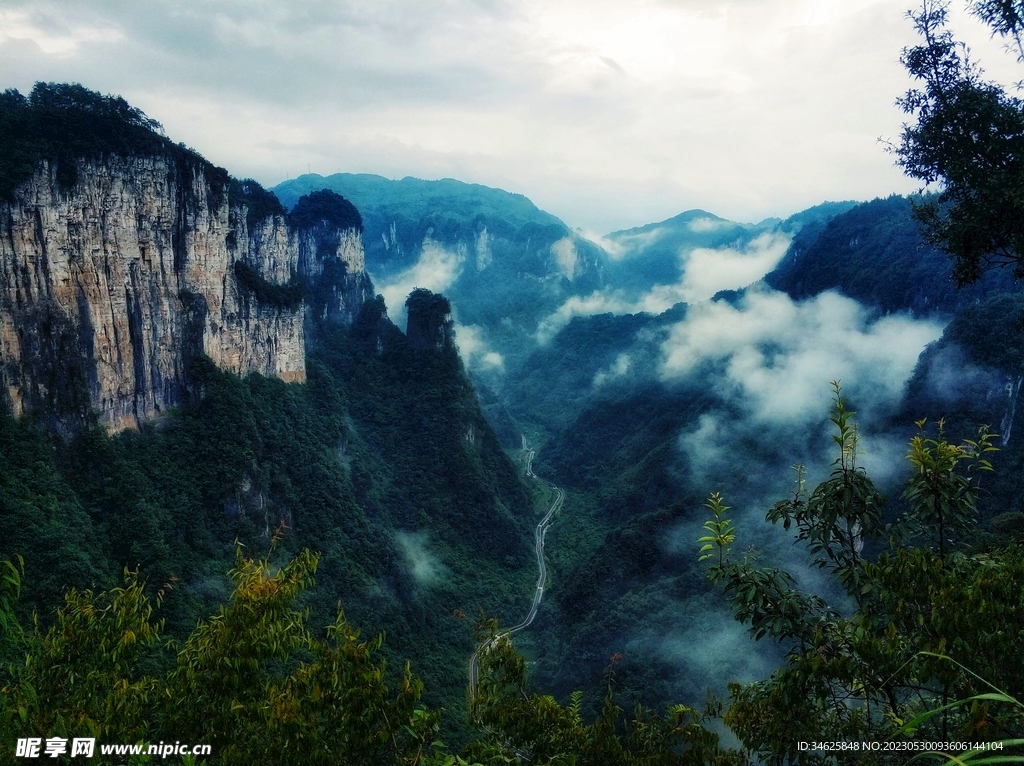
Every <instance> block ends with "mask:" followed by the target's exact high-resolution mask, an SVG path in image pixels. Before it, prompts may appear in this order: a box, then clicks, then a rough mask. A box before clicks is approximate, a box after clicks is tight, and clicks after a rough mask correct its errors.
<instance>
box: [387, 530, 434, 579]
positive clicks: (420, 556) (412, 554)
mask: <svg viewBox="0 0 1024 766" xmlns="http://www.w3.org/2000/svg"><path fill="white" fill-rule="evenodd" d="M395 542H396V543H398V547H399V548H400V549H401V551H402V553H403V554H405V560H406V563H407V564H408V566H409V572H410V574H412V577H413V579H414V580H415V581H416V583H417V584H418V585H423V586H429V585H434V584H436V583H437V582H439V581H440V580H441V579H442V577H443V576H444V574H445V567H444V565H443V564H441V562H440V561H438V560H437V557H436V556H435V555H434V554H433V553H431V551H430V548H429V544H428V540H427V533H426V532H398V533H397V534H396V535H395Z"/></svg>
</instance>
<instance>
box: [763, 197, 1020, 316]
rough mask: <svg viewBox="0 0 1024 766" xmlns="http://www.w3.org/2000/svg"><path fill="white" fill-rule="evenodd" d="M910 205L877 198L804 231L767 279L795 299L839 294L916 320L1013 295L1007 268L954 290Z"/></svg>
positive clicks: (946, 266)
mask: <svg viewBox="0 0 1024 766" xmlns="http://www.w3.org/2000/svg"><path fill="white" fill-rule="evenodd" d="M912 205H913V200H912V199H911V198H908V197H900V196H896V195H894V196H891V197H888V198H885V199H875V200H872V201H871V202H865V203H863V204H860V205H857V206H856V207H853V208H851V209H849V210H847V211H845V212H842V213H840V214H838V215H836V216H835V217H834V218H832V219H831V220H830V221H829V222H828V224H827V225H826V226H825V227H824V228H823V229H817V228H816V229H804V230H802V231H801V232H800V233H798V234H797V235H796V238H795V239H794V241H793V244H792V246H791V247H790V248H789V251H788V252H787V253H786V257H785V258H784V259H783V260H782V261H781V262H780V263H779V265H778V266H777V267H776V269H775V270H774V271H773V272H772V273H771V274H769V275H768V276H767V277H766V278H765V281H766V282H767V283H768V284H769V285H770V286H771V287H774V288H775V289H777V290H782V291H784V292H785V293H787V294H788V295H790V296H791V297H793V298H794V299H797V300H800V299H803V298H807V297H810V296H813V295H817V294H818V293H821V292H823V291H825V290H829V289H838V290H840V291H842V292H843V294H844V295H848V296H850V297H851V298H856V299H857V300H858V301H861V302H862V303H865V304H867V305H870V306H874V307H876V308H878V309H880V310H881V311H885V312H891V311H912V312H914V313H916V314H927V313H929V312H933V311H939V312H944V313H952V312H954V311H957V310H958V309H960V308H963V307H964V306H967V305H969V304H971V303H974V302H977V301H978V300H980V299H982V298H983V297H984V296H986V295H988V294H990V293H992V292H1005V291H1007V290H1012V289H1014V284H1013V278H1012V275H1011V274H1010V273H1009V272H1008V271H1006V270H1005V269H1003V270H993V271H990V272H988V273H987V274H986V275H985V276H984V277H983V278H982V279H981V280H980V281H979V282H977V283H975V284H973V285H968V286H966V287H963V288H957V286H956V285H955V284H954V283H953V280H952V277H951V273H952V265H951V263H950V260H949V256H948V255H946V254H945V253H942V252H940V251H938V250H936V249H935V248H933V247H930V246H928V245H927V244H925V243H924V242H923V238H922V234H921V228H920V226H919V225H918V223H917V222H916V221H915V220H914V219H913V218H912V216H911V208H912Z"/></svg>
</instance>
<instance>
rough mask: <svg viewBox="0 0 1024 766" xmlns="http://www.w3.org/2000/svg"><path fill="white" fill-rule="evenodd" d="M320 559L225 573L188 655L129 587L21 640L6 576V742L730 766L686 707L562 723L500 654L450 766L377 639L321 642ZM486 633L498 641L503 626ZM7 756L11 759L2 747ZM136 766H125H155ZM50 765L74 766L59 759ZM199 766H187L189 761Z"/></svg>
mask: <svg viewBox="0 0 1024 766" xmlns="http://www.w3.org/2000/svg"><path fill="white" fill-rule="evenodd" d="M318 562H319V557H317V556H315V555H313V554H310V553H309V552H308V551H302V552H300V553H299V554H298V555H297V556H296V557H295V558H293V559H292V560H290V561H288V562H286V563H284V564H283V565H281V566H274V565H271V563H270V561H269V560H268V559H266V558H263V559H253V558H248V557H247V556H245V555H244V548H243V547H241V546H239V547H238V549H237V553H236V561H235V566H234V568H233V569H232V570H231V572H230V577H231V580H232V582H233V583H234V590H233V593H232V594H231V598H230V601H229V603H228V604H226V605H223V606H221V607H220V608H219V610H218V612H217V614H216V615H214V616H213V617H210V618H207V619H204V620H201V621H200V622H199V624H198V625H197V626H196V627H195V628H194V629H193V630H192V632H191V634H190V635H188V637H187V638H185V639H184V640H177V641H176V640H171V641H164V640H163V638H164V637H163V629H164V625H163V621H162V620H156V619H155V614H157V613H159V611H160V609H161V604H162V601H163V597H164V595H165V594H166V593H167V592H168V591H169V590H170V589H171V587H172V585H171V584H170V583H167V584H165V585H163V586H162V587H161V588H160V589H159V590H158V591H157V593H156V595H155V596H150V595H148V594H147V592H146V591H147V584H146V583H145V582H144V581H140V579H139V575H138V573H137V572H129V571H127V570H126V571H125V573H124V585H123V586H121V587H117V588H113V589H111V590H108V591H103V592H98V593H97V592H93V591H91V590H86V591H77V590H71V591H70V592H68V593H67V595H66V596H65V599H64V606H63V607H62V608H60V609H58V611H57V615H56V620H55V624H54V625H53V626H52V627H51V628H49V629H48V630H43V629H41V628H39V627H38V626H37V627H36V628H35V629H34V630H32V631H28V632H23V631H22V629H21V626H20V625H18V623H17V621H16V620H15V619H13V615H12V613H11V610H10V609H9V603H10V601H11V600H12V599H13V598H16V597H17V591H18V587H19V584H20V582H21V580H20V573H19V570H18V568H17V567H16V566H14V565H13V564H11V563H10V562H7V561H5V562H3V566H4V578H3V581H2V582H0V586H2V588H3V590H2V591H0V593H2V594H3V601H0V617H3V618H4V619H3V622H2V623H0V628H2V629H3V634H2V635H0V637H2V638H4V639H5V641H4V643H3V644H2V645H0V646H3V647H4V648H5V653H4V659H5V660H8V661H12V660H15V659H17V660H19V661H18V662H10V664H6V665H5V666H4V667H3V668H2V669H0V684H2V691H3V696H2V697H0V737H3V740H4V742H5V743H10V742H13V741H15V740H16V739H17V738H18V737H26V736H35V735H37V734H38V733H39V732H47V735H46V736H59V737H63V738H65V739H70V738H73V737H92V738H96V740H98V743H99V744H100V745H102V744H113V743H154V742H158V741H167V742H172V741H174V742H187V743H203V744H208V745H210V746H211V749H212V754H211V757H210V758H209V759H208V760H204V761H202V762H204V763H211V764H224V765H225V766H226V765H228V764H251V763H278V764H307V763H309V764H339V763H341V764H363V763H374V764H409V765H411V766H412V765H416V766H454V765H455V764H469V763H473V764H481V765H484V766H492V765H493V766H498V765H499V764H508V763H513V762H516V761H518V760H522V759H524V758H527V759H529V761H530V762H531V763H536V764H549V765H550V766H556V765H557V766H561V765H562V764H576V765H577V766H618V765H621V766H661V765H663V764H664V765H665V766H668V765H669V764H680V765H683V764H705V763H715V764H730V763H740V762H742V759H741V757H740V755H739V754H738V753H735V752H732V751H727V750H723V749H721V748H720V747H719V744H718V737H717V735H715V734H713V733H712V732H711V731H709V730H708V729H707V728H705V727H704V726H703V723H704V715H703V714H700V713H698V712H697V711H696V710H693V709H691V708H687V707H685V706H682V705H676V706H673V707H672V708H670V709H669V710H668V712H667V714H666V716H665V717H664V718H662V717H661V716H658V715H654V714H652V713H651V712H650V711H647V710H644V709H642V708H637V710H636V712H635V714H634V720H633V721H632V722H631V723H630V724H628V725H624V724H622V723H620V722H619V721H618V716H619V713H620V712H621V711H620V710H619V709H618V708H617V707H616V706H615V704H614V699H613V696H612V692H611V684H610V683H609V691H608V695H607V697H606V700H605V707H604V710H603V712H602V714H601V716H600V717H599V718H598V719H597V720H595V721H594V723H592V724H589V725H587V724H584V722H583V719H582V716H581V713H580V709H579V697H578V696H574V698H573V703H572V704H571V705H569V706H568V707H562V706H560V705H559V704H558V703H557V702H555V701H554V700H553V699H552V698H551V697H539V696H536V695H532V696H531V695H527V693H526V692H525V665H524V662H523V659H522V657H520V656H519V655H517V654H516V653H515V652H514V651H513V650H512V648H511V646H510V644H509V642H508V641H507V640H505V639H498V640H495V641H493V644H492V647H491V649H490V650H489V651H486V652H484V653H482V655H481V663H480V669H481V676H480V684H479V686H478V689H477V695H476V697H475V698H474V700H473V705H472V721H473V725H474V726H475V727H478V732H479V734H481V735H483V736H482V737H481V738H480V739H475V740H473V741H471V742H469V743H468V744H467V745H466V746H465V747H464V748H463V755H464V756H465V758H467V759H468V760H465V759H464V758H462V757H456V756H453V755H451V754H450V753H449V752H448V748H447V747H446V746H445V745H444V744H443V743H442V742H441V741H440V740H439V739H438V736H439V732H440V720H441V714H440V711H438V710H432V709H429V708H428V707H426V706H424V705H423V704H422V702H421V695H422V692H423V688H424V687H423V683H422V682H421V681H420V680H419V679H418V678H416V677H415V676H414V675H413V674H412V671H411V668H410V666H409V665H408V664H406V666H405V668H404V670H403V671H402V673H401V674H400V675H399V676H398V677H397V679H396V681H395V684H394V685H395V687H396V691H394V692H392V691H391V689H390V688H389V685H388V682H387V680H386V679H387V677H388V673H387V669H386V663H385V661H384V660H383V659H382V658H381V657H380V654H379V650H380V648H381V645H382V643H383V635H382V634H379V635H377V636H376V637H375V638H373V639H371V640H370V641H360V638H359V633H358V631H356V630H355V629H354V628H353V627H352V626H351V625H350V624H349V622H348V621H347V620H346V619H345V616H344V614H343V613H341V612H340V611H339V612H338V613H337V615H336V618H335V620H334V622H333V623H332V624H331V625H330V626H329V627H328V628H327V631H326V636H325V638H322V639H321V638H317V637H316V636H315V635H314V633H313V632H311V631H310V630H309V628H308V627H307V612H305V611H303V610H301V609H299V608H298V603H299V597H300V595H301V594H302V593H303V591H305V590H306V589H307V588H309V587H310V586H311V585H312V583H313V575H314V573H315V572H316V569H317V565H318ZM485 627H486V628H487V631H488V633H489V635H490V637H491V639H494V635H495V631H496V630H497V623H496V622H494V621H488V622H486V623H485ZM4 747H5V749H6V748H7V747H8V745H7V744H5V746H4ZM150 760H151V759H148V758H137V759H135V760H134V761H133V762H136V763H144V762H150ZM57 762H59V763H68V762H70V761H69V757H68V756H67V755H62V756H61V757H60V758H59V759H58V761H57ZM193 762H194V761H193Z"/></svg>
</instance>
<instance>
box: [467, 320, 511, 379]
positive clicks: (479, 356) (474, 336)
mask: <svg viewBox="0 0 1024 766" xmlns="http://www.w3.org/2000/svg"><path fill="white" fill-rule="evenodd" d="M455 345H457V346H458V347H459V353H460V354H461V356H462V361H463V362H465V364H466V366H467V367H468V368H470V369H481V370H489V371H492V372H504V370H505V360H504V359H503V358H502V356H501V354H499V353H498V352H497V351H494V350H492V349H491V347H490V344H488V342H487V341H486V339H485V338H484V330H483V328H481V327H479V326H477V325H463V324H458V323H456V324H455Z"/></svg>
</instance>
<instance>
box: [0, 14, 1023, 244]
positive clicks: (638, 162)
mask: <svg viewBox="0 0 1024 766" xmlns="http://www.w3.org/2000/svg"><path fill="white" fill-rule="evenodd" d="M953 2H954V4H953V6H952V11H953V13H952V23H951V27H952V29H953V30H954V31H955V32H956V33H957V34H958V36H959V37H961V38H963V39H966V40H967V41H968V42H969V43H970V44H971V46H972V48H973V50H974V53H975V57H976V58H978V59H979V60H980V61H981V63H982V65H983V66H984V67H985V69H986V70H987V71H988V72H989V73H990V75H991V76H993V77H994V78H996V79H1001V80H1002V81H1004V82H1006V81H1016V80H1018V79H1020V74H1019V72H1018V71H1016V70H1017V65H1016V64H1015V63H1014V62H1013V59H1012V57H1010V56H1008V55H1006V54H1005V53H1004V52H1003V51H1002V49H1001V46H1000V44H999V43H998V42H993V41H990V40H989V38H988V34H987V31H986V30H985V29H983V28H982V27H981V26H980V25H979V24H978V23H977V22H975V21H973V20H972V19H970V18H969V17H967V16H966V14H965V13H964V12H963V10H962V5H963V3H962V0H953ZM911 5H913V0H723V1H722V2H718V1H717V0H432V1H431V2H423V0H351V1H348V2H345V1H338V2H326V1H324V0H310V1H309V2H303V3H293V2H283V1H280V0H263V1H262V2H260V1H259V0H253V1H249V0H246V1H245V2H242V0H202V1H201V2H199V1H197V0H177V1H176V2H173V3H172V2H161V1H160V0H153V1H152V2H146V3H139V2H134V1H132V0H124V1H122V2H116V1H114V0H90V1H88V2H86V1H84V0H60V2H46V0H31V2H19V1H18V0H0V87H3V88H10V87H14V88H18V89H19V90H21V91H23V92H27V91H29V90H30V89H31V87H32V84H33V83H34V82H35V81H37V80H44V81H70V82H80V83H82V84H83V85H85V86H86V87H88V88H91V89H93V90H98V91H101V92H103V93H116V94H119V95H122V96H124V97H125V98H126V99H128V101H129V102H131V103H132V104H133V105H135V106H138V107H139V108H141V109H142V110H143V111H145V112H146V113H147V114H148V115H149V116H150V117H153V118H155V119H157V120H158V121H160V122H161V123H162V124H163V125H164V128H165V130H166V132H167V134H168V135H169V136H170V137H171V138H173V139H174V140H176V141H182V142H184V143H186V144H188V145H189V146H191V147H193V148H195V149H196V150H198V151H199V152H200V153H201V154H203V155H204V156H206V157H207V158H208V159H210V160H211V161H213V162H215V163H216V164H219V165H222V166H224V167H226V168H228V170H229V171H230V172H231V173H232V174H233V175H236V176H239V177H253V178H256V179H257V180H258V181H260V182H261V183H263V184H264V185H266V186H273V185H274V184H277V183H280V182H281V181H284V180H287V179H288V178H294V177H295V176H297V175H300V174H302V173H305V172H307V171H312V172H316V173H321V174H323V175H329V174H331V173H335V172H339V171H343V172H353V173H377V174H380V175H383V176H386V177H389V178H402V177H404V176H416V177H419V178H428V179H431V178H445V177H450V178H457V179H459V180H462V181H467V182H472V183H480V184H485V185H487V186H494V187H498V188H502V189H505V190H507V191H512V192H518V193H521V194H525V195H526V196H527V197H529V198H530V199H531V200H533V202H534V203H536V204H537V205H538V207H540V208H542V209H544V210H547V211H549V212H551V213H553V214H555V215H557V216H558V217H560V218H562V220H564V221H565V222H566V223H567V224H569V225H570V226H572V227H580V228H583V229H585V230H587V231H593V232H597V233H606V232H610V231H613V230H616V229H622V228H628V227H632V226H639V225H642V224H645V223H649V222H653V221H659V220H663V219H665V218H668V217H671V216H673V215H676V214H677V213H680V212H682V211H684V210H688V209H692V208H702V209H705V210H708V211H710V212H713V213H715V214H717V215H720V216H723V217H725V218H729V219H731V220H736V221H745V222H756V221H759V220H762V219H764V218H767V217H772V216H778V217H785V216H788V215H790V214H792V213H794V212H797V211H799V210H802V209H804V208H807V207H809V206H811V205H814V204H817V203H819V202H822V201H824V200H839V199H857V200H864V199H871V198H873V197H876V196H885V195H888V194H891V193H894V192H896V193H907V192H911V191H913V190H915V189H916V188H917V187H918V185H917V183H916V182H913V181H910V180H909V179H906V178H904V177H903V176H902V174H901V173H900V171H899V169H898V168H896V167H894V166H893V158H892V156H891V155H889V154H887V153H886V151H885V147H884V143H882V142H880V141H879V139H882V141H883V142H884V141H885V140H894V141H895V140H897V139H898V137H899V132H900V125H901V123H902V122H903V121H904V120H905V116H904V115H903V114H902V113H901V112H900V110H899V109H898V108H897V107H896V106H895V105H894V101H895V99H896V98H897V97H898V96H900V95H901V94H902V93H903V92H905V91H906V90H907V88H908V87H909V86H910V81H909V80H908V78H907V76H906V74H905V72H904V71H903V69H902V67H901V66H900V64H899V54H900V50H901V49H902V48H903V47H904V46H906V45H913V44H914V43H915V42H916V38H915V35H914V32H913V29H912V26H911V24H910V22H909V21H908V20H907V19H906V18H905V13H906V11H907V9H908V7H910V6H911Z"/></svg>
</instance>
